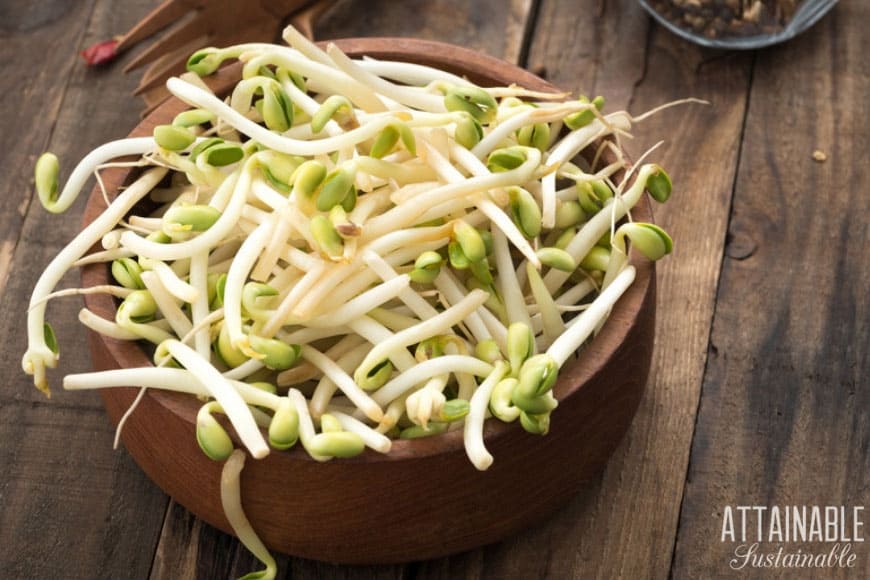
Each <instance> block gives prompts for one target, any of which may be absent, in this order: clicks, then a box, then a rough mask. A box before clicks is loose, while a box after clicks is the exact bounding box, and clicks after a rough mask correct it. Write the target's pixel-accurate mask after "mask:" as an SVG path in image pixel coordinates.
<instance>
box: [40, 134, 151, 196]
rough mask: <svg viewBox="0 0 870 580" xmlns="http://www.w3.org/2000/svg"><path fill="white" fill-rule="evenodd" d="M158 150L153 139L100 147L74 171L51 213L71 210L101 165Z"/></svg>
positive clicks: (121, 141)
mask: <svg viewBox="0 0 870 580" xmlns="http://www.w3.org/2000/svg"><path fill="white" fill-rule="evenodd" d="M156 149H157V144H156V143H155V142H154V138H153V137H133V138H129V139H119V140H117V141H110V142H109V143H105V144H103V145H100V146H99V147H97V148H96V149H94V150H93V151H91V152H90V153H88V154H87V155H85V157H84V158H83V159H82V160H81V161H79V164H78V165H76V168H75V169H73V172H72V173H71V174H70V176H69V179H67V181H66V184H65V185H64V186H63V190H61V193H60V195H59V196H58V198H57V200H56V201H55V202H54V203H52V204H51V207H50V208H49V209H50V211H51V212H53V213H63V212H64V211H66V210H67V209H69V207H70V206H71V205H72V204H73V202H74V201H75V200H76V198H77V197H78V195H79V192H81V190H82V188H83V187H84V186H85V183H87V181H88V178H90V176H91V174H93V173H94V171H96V170H97V169H98V168H99V166H100V165H103V164H104V163H106V162H107V161H109V160H110V159H115V158H116V157H123V156H125V155H143V154H145V153H150V152H151V151H154V150H156Z"/></svg>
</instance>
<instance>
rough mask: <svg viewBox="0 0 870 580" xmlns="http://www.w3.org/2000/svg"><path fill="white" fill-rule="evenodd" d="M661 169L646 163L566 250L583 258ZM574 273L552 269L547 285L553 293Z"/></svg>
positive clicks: (575, 258) (545, 279)
mask: <svg viewBox="0 0 870 580" xmlns="http://www.w3.org/2000/svg"><path fill="white" fill-rule="evenodd" d="M656 170H657V166H656V165H644V166H642V167H641V168H640V170H639V171H638V173H637V178H636V179H635V181H634V183H632V185H631V187H630V188H629V189H628V191H626V192H625V193H623V194H622V195H621V196H619V197H615V198H613V199H612V200H609V202H608V204H607V205H606V206H605V207H604V208H602V209H601V210H600V211H599V212H598V213H596V214H595V215H594V216H592V217H591V218H590V219H589V221H587V222H586V224H585V225H584V226H583V227H582V228H580V230H579V231H578V232H577V233H576V234H575V235H574V237H573V238H571V241H570V242H568V245H567V246H565V251H566V252H568V253H569V254H570V255H571V257H572V258H574V260H575V261H576V262H580V261H581V260H582V259H583V257H584V256H586V254H588V253H589V250H591V249H592V248H593V246H595V244H596V243H597V242H598V240H599V239H601V236H603V235H604V234H606V233H607V232H608V230H610V227H611V224H613V223H615V222H617V221H619V220H620V219H622V218H623V216H625V214H626V213H628V211H629V210H630V209H631V208H632V207H634V206H635V205H636V204H637V202H638V201H640V198H641V196H642V195H643V192H644V189H646V182H647V179H649V176H650V175H651V174H652V173H653V172H654V171H656ZM569 276H570V274H569V273H567V272H562V271H560V270H556V269H555V268H554V269H551V270H550V271H549V272H547V275H546V276H544V283H545V284H546V285H547V290H549V291H550V293H551V294H555V292H556V291H557V290H558V289H559V288H561V286H562V284H564V283H565V281H566V280H567V279H568V277H569Z"/></svg>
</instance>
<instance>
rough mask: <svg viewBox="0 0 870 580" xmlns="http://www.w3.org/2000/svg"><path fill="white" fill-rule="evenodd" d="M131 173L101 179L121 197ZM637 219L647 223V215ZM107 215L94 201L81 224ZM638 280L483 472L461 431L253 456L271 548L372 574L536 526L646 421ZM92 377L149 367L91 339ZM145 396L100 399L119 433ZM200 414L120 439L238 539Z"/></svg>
mask: <svg viewBox="0 0 870 580" xmlns="http://www.w3.org/2000/svg"><path fill="white" fill-rule="evenodd" d="M338 44H339V46H340V47H341V48H343V49H344V50H345V51H346V52H348V53H349V54H350V55H351V56H362V55H364V54H367V55H371V56H373V57H375V58H383V59H394V60H405V61H409V62H416V63H423V64H427V65H433V66H437V67H440V68H443V69H446V70H449V71H451V72H454V73H458V74H461V75H466V76H468V77H469V78H470V79H472V80H474V81H476V82H478V83H481V84H484V85H489V86H493V85H505V84H509V83H517V84H520V85H523V86H525V87H527V88H529V89H536V90H555V89H554V87H552V86H551V85H550V84H548V83H547V82H546V81H544V80H542V79H540V78H538V77H536V76H534V75H532V74H531V73H529V72H526V71H524V70H521V69H519V68H517V67H515V66H513V65H510V64H508V63H505V62H503V61H500V60H497V59H495V58H492V57H489V56H485V55H482V54H479V53H476V52H473V51H471V50H468V49H465V48H460V47H456V46H451V45H446V44H442V43H436V42H428V41H421V40H408V39H352V40H344V41H339V42H338ZM237 78H238V69H237V68H236V69H233V68H230V69H223V70H222V71H221V72H219V73H218V74H217V75H216V76H215V77H213V78H212V79H211V81H210V82H213V83H215V84H214V85H213V86H216V89H217V90H218V91H222V90H223V91H226V90H228V88H229V87H230V86H231V84H232V83H233V82H234V81H235V80H236V79H237ZM185 108H186V107H185V105H183V104H182V103H181V102H180V101H177V100H174V99H173V100H169V101H167V102H166V103H164V104H163V105H162V106H160V107H159V108H158V109H156V110H155V111H154V112H153V113H152V114H150V115H149V116H148V117H147V118H146V119H144V120H143V121H142V123H140V124H139V126H137V127H136V128H135V129H134V130H133V132H132V134H131V135H132V136H140V135H150V134H151V131H152V129H153V127H154V126H155V125H157V124H161V123H166V122H169V120H170V119H171V118H172V117H173V116H174V115H175V114H177V113H178V112H180V111H181V110H183V109H185ZM128 177H129V175H128V174H127V172H126V171H125V170H116V171H115V172H114V173H110V174H108V175H106V180H105V181H106V186H107V187H108V190H109V191H113V190H114V189H115V188H117V187H118V186H120V185H121V184H122V183H123V182H124V180H125V179H127V178H128ZM641 206H642V207H639V208H637V209H636V210H635V218H636V219H640V220H650V219H651V215H650V213H649V204H648V203H647V202H644V203H642V204H641ZM104 207H105V204H104V202H103V199H102V196H101V195H100V194H99V193H98V192H97V191H95V192H94V193H93V194H92V195H91V198H90V201H89V204H88V206H87V209H86V213H85V222H86V223H88V222H90V221H91V220H93V219H94V218H95V216H96V215H97V214H98V212H100V211H102V209H103V208H104ZM633 262H634V264H635V266H636V267H637V279H636V281H635V283H634V284H633V285H632V287H631V288H630V289H629V290H628V292H627V293H626V294H625V295H624V296H623V297H622V299H621V300H620V302H619V303H618V304H617V305H616V307H615V308H614V309H613V312H612V314H611V316H610V319H609V320H608V322H607V324H606V325H605V326H604V328H603V330H602V331H601V332H600V333H599V334H598V336H596V337H595V339H594V340H593V341H592V342H591V343H590V344H588V345H587V346H586V348H585V349H584V350H583V353H582V356H580V357H579V359H577V360H575V361H573V362H571V363H569V364H568V365H566V367H565V368H563V370H562V372H561V373H560V376H559V380H558V384H557V385H556V387H555V395H556V397H557V398H558V400H559V401H560V405H559V407H558V408H557V409H556V410H555V411H554V412H553V416H552V422H551V428H550V432H549V433H548V434H547V435H546V436H543V437H541V436H535V435H530V434H528V433H526V432H525V431H524V430H523V429H522V428H521V427H520V426H519V425H518V423H512V424H504V423H501V422H499V421H495V420H490V421H488V422H487V424H486V429H485V437H486V442H487V446H488V448H489V450H490V451H491V453H492V454H493V456H494V457H495V463H494V464H493V465H492V466H491V467H490V468H489V470H488V471H485V472H479V471H477V470H475V469H474V467H472V465H471V464H470V463H469V461H468V459H467V457H466V455H465V451H464V449H463V445H462V433H461V431H454V432H450V433H447V434H443V435H439V436H434V437H430V438H426V439H416V440H407V441H396V442H395V443H394V445H393V448H392V451H391V452H390V453H389V454H388V455H381V454H377V453H374V452H371V451H368V450H367V451H366V452H365V453H364V454H363V455H361V456H359V457H356V458H353V459H349V460H334V461H331V462H328V463H318V462H316V461H313V460H312V459H310V458H309V457H308V455H307V454H306V453H305V452H304V451H302V450H300V449H298V448H296V449H293V450H291V451H289V452H273V453H271V454H270V455H269V456H268V457H266V458H265V459H263V460H260V461H256V460H252V459H249V460H248V461H247V464H246V466H245V469H244V471H243V473H242V493H243V505H244V509H245V511H246V513H247V515H248V517H249V519H250V520H251V522H252V524H253V526H254V529H255V530H256V531H257V532H258V534H259V535H260V537H261V538H262V539H263V540H264V542H265V543H266V545H267V546H269V548H271V549H272V550H276V551H278V552H282V553H286V554H291V555H295V556H300V557H305V558H312V559H317V560H323V561H329V562H336V563H347V564H369V563H390V562H405V561H411V560H420V559H426V558H434V557H438V556H443V555H447V554H451V553H455V552H460V551H465V550H470V549H472V548H475V547H478V546H481V545H484V544H488V543H492V542H496V541H498V540H501V539H503V538H505V537H506V536H508V535H509V534H511V533H513V532H515V531H516V530H519V529H520V528H523V527H525V526H528V525H529V524H531V523H532V522H536V521H540V520H542V519H543V518H546V517H547V516H548V515H549V514H551V513H552V512H553V511H554V510H555V509H556V508H557V507H559V506H560V505H562V504H563V503H564V502H566V501H567V500H568V499H569V498H571V496H572V495H573V494H575V493H576V492H577V490H578V489H579V487H580V486H581V484H582V483H583V482H584V481H586V480H588V479H590V478H592V477H593V476H595V475H596V474H597V473H599V472H600V471H601V470H602V468H603V467H604V465H605V463H606V461H607V459H608V457H609V456H610V455H611V453H612V452H613V450H614V449H615V447H616V446H617V444H618V443H619V441H620V440H621V439H622V437H623V435H624V434H625V432H626V430H627V429H628V426H629V423H630V422H631V419H632V417H633V416H634V414H635V411H636V410H637V406H638V403H639V401H640V398H641V394H642V392H643V389H644V385H645V383H646V379H647V374H648V371H649V366H650V358H651V354H652V349H653V334H654V323H655V269H654V266H653V265H652V264H651V263H648V262H647V261H645V260H643V259H637V258H636V257H633ZM82 278H83V283H84V285H85V286H91V285H96V284H105V283H107V281H108V269H107V268H106V267H105V266H101V265H95V266H88V267H86V268H84V269H83V271H82ZM86 303H87V305H88V307H89V308H91V309H92V310H94V311H95V312H96V313H98V314H99V315H101V316H103V317H106V318H110V319H112V318H114V310H115V304H114V303H113V302H112V300H111V299H110V298H107V297H106V296H104V295H89V296H86ZM89 341H90V350H91V354H92V358H93V364H94V366H95V367H96V368H97V369H100V370H101V369H113V368H121V367H138V366H144V365H149V364H150V359H149V357H148V356H147V354H146V353H145V352H144V351H143V350H142V349H141V348H140V347H138V346H137V345H135V344H131V343H127V342H120V341H116V340H113V339H110V338H106V337H103V336H100V335H97V334H90V336H89ZM136 393H137V389H133V388H129V389H127V388H122V389H106V390H104V391H103V393H102V397H103V400H104V403H105V407H106V410H107V412H108V414H109V416H110V418H111V419H112V421H113V422H116V423H117V421H118V420H119V418H120V417H121V415H122V414H123V413H124V411H125V410H126V409H127V408H128V406H129V405H130V403H131V402H132V400H133V398H134V396H135V394H136ZM198 407H199V405H198V403H197V402H196V401H195V400H193V398H192V397H188V396H184V395H178V394H175V393H165V392H160V391H156V390H151V391H148V392H147V394H146V395H145V397H144V399H143V401H142V403H141V404H140V406H139V407H138V408H137V410H136V412H135V413H133V415H132V416H131V417H130V419H129V421H128V422H127V424H126V426H125V428H124V430H123V434H122V439H123V441H124V444H125V446H126V448H127V450H128V451H129V452H130V454H131V455H132V456H133V458H134V459H135V460H136V461H137V462H138V464H139V465H140V466H141V467H142V469H143V470H144V471H145V473H147V474H148V476H149V477H150V478H151V479H152V480H153V481H154V482H155V483H156V484H157V485H158V486H160V488H161V489H163V490H164V491H165V492H166V493H167V494H169V495H170V496H172V498H173V499H175V500H176V501H177V502H178V503H180V504H181V505H183V506H184V507H186V508H187V509H188V510H190V511H191V512H193V513H194V514H196V515H197V516H198V517H200V518H202V519H203V520H205V521H206V522H208V523H210V524H212V525H213V526H216V527H218V528H220V529H221V530H224V531H226V532H227V533H232V531H231V529H230V527H229V525H228V522H227V521H226V519H225V517H224V515H223V511H222V509H221V503H220V495H219V481H220V471H221V464H219V463H215V462H213V461H211V460H209V459H207V458H206V457H205V455H204V454H203V453H202V451H200V449H199V447H198V446H197V443H196V438H195V436H194V419H195V415H196V412H197V409H198Z"/></svg>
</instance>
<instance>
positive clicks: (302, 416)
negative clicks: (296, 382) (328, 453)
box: [287, 389, 332, 461]
mask: <svg viewBox="0 0 870 580" xmlns="http://www.w3.org/2000/svg"><path fill="white" fill-rule="evenodd" d="M287 398H288V399H290V402H291V403H293V406H294V407H295V408H296V413H297V414H298V415H299V441H301V442H302V446H303V447H305V449H306V450H307V449H309V446H310V445H311V442H312V440H313V439H314V436H315V435H316V434H317V432H316V431H315V430H314V422H313V421H312V420H311V412H310V411H309V410H308V402H307V401H306V400H305V396H304V395H303V394H302V393H300V392H299V391H297V390H296V389H289V390H288V391H287ZM308 454H309V455H311V458H312V459H314V460H315V461H328V460H330V459H332V458H331V457H325V456H323V455H317V454H316V453H311V451H309V452H308Z"/></svg>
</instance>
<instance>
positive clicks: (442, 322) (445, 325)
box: [355, 289, 489, 377]
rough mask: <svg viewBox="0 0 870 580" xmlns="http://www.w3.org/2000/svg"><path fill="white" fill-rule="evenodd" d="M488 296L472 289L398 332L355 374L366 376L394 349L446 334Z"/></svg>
mask: <svg viewBox="0 0 870 580" xmlns="http://www.w3.org/2000/svg"><path fill="white" fill-rule="evenodd" d="M488 297H489V294H488V293H486V292H484V291H483V290H477V289H475V290H472V291H471V292H470V293H469V294H468V295H467V296H465V297H464V298H463V299H462V300H460V301H459V302H457V303H455V304H454V305H453V306H451V307H450V308H448V309H447V310H445V311H444V312H441V313H440V314H438V316H433V317H432V318H430V319H429V320H424V321H422V322H421V323H420V324H419V325H417V326H415V327H414V328H409V329H408V330H403V331H401V332H397V333H396V334H394V335H393V336H392V337H390V338H389V339H387V340H385V341H383V342H380V343H378V344H376V345H375V346H374V348H372V350H371V351H369V354H368V355H367V356H366V358H365V360H364V361H363V362H362V364H361V365H360V366H359V367H358V368H357V370H356V373H355V376H356V377H365V376H366V375H367V374H368V373H369V371H371V369H373V368H374V367H375V366H376V365H378V364H379V363H380V362H381V361H384V360H386V359H388V358H389V354H390V353H391V352H392V351H394V350H402V349H405V348H407V347H408V346H410V345H412V344H416V343H418V342H420V341H421V340H423V339H425V338H429V337H431V336H435V335H437V334H445V333H446V332H447V331H449V330H450V329H451V328H452V327H453V326H455V325H457V324H459V323H460V322H462V321H463V320H464V319H465V318H467V317H468V316H469V315H470V314H471V313H473V312H474V311H475V310H477V308H478V307H479V306H480V305H482V304H483V303H484V302H486V299H487V298H488Z"/></svg>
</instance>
